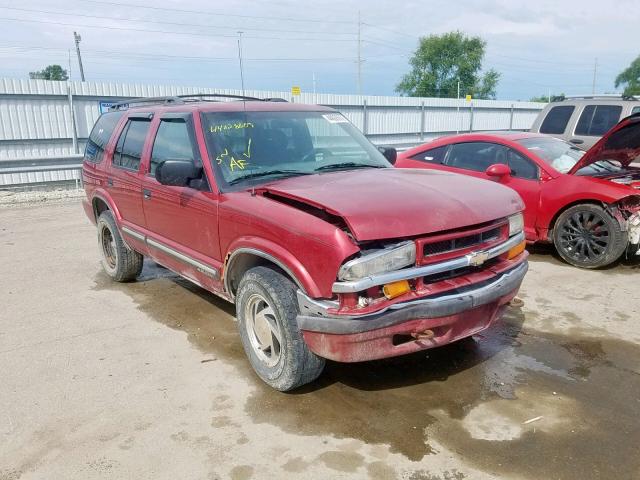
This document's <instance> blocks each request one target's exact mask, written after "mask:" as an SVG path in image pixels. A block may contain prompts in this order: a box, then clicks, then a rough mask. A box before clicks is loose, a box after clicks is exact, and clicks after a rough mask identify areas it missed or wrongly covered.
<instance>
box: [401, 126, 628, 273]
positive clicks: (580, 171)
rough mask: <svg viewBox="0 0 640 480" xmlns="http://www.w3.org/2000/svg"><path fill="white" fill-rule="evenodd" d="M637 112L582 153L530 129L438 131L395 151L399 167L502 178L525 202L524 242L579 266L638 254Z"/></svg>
mask: <svg viewBox="0 0 640 480" xmlns="http://www.w3.org/2000/svg"><path fill="white" fill-rule="evenodd" d="M633 162H640V114H635V115H632V116H630V117H627V118H625V119H623V120H622V121H620V123H618V124H617V125H616V126H615V127H613V128H612V129H611V130H609V132H607V133H606V134H605V135H604V136H603V138H602V139H601V140H600V141H599V142H598V143H596V144H595V145H594V146H593V147H592V148H591V149H590V150H588V151H587V152H586V153H585V152H583V151H581V150H579V149H578V148H576V147H575V146H574V145H572V144H570V143H567V142H565V141H563V140H559V139H556V138H553V137H548V136H544V135H539V134H533V133H498V134H487V133H471V134H463V135H455V136H450V137H443V138H440V139H437V140H434V141H432V142H430V143H427V144H424V145H421V146H419V147H416V148H413V149H411V150H407V151H406V152H403V153H401V154H399V155H398V159H397V162H396V164H395V165H396V167H399V168H431V169H436V170H444V171H447V172H456V173H463V174H466V175H471V176H474V177H479V178H485V179H487V180H492V181H495V182H499V183H502V184H504V185H507V186H509V187H511V188H513V189H514V190H516V191H517V192H518V193H519V194H520V196H521V197H522V199H523V200H524V202H525V205H526V210H525V212H524V223H525V234H526V238H527V241H528V242H529V243H534V242H552V243H553V244H554V245H555V247H556V249H557V250H558V253H559V254H560V256H562V258H564V259H565V260H566V261H567V262H569V263H570V264H572V265H575V266H577V267H583V268H597V267H602V266H605V265H608V264H610V263H612V262H614V261H615V260H617V259H618V258H619V257H620V256H621V255H623V254H624V253H625V251H626V252H627V253H628V254H638V255H640V248H639V244H640V166H634V165H632V164H633Z"/></svg>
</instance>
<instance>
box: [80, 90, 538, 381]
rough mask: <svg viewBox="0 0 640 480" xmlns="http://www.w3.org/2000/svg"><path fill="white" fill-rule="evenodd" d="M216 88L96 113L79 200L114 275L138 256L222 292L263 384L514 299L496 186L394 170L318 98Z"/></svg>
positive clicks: (441, 334)
mask: <svg viewBox="0 0 640 480" xmlns="http://www.w3.org/2000/svg"><path fill="white" fill-rule="evenodd" d="M218 97H223V96H219V95H218V96H214V95H207V96H204V95H197V96H183V97H163V98H156V99H137V100H130V101H128V102H126V103H121V104H117V105H115V106H114V107H113V108H112V111H110V112H107V113H105V114H103V115H102V116H101V117H100V118H99V119H98V121H97V123H96V125H95V127H94V128H93V130H92V132H91V135H90V138H89V140H88V143H87V146H86V151H85V158H84V163H83V173H82V178H83V181H84V186H85V190H86V200H85V201H84V208H85V210H86V213H87V215H88V216H89V218H90V219H91V221H92V222H94V223H95V224H96V226H97V233H98V240H99V247H100V253H101V262H102V266H103V268H104V270H105V272H106V273H107V274H108V275H109V276H111V277H112V278H113V279H114V280H115V281H120V282H126V281H133V280H135V279H136V277H137V276H138V275H139V274H140V271H141V269H142V264H143V258H144V257H148V258H150V259H153V260H154V261H155V262H157V263H159V264H161V265H163V266H165V267H167V268H168V269H170V270H172V271H174V272H176V273H178V274H179V275H182V276H183V277H185V278H187V279H189V280H191V281H192V282H194V283H196V284H197V285H199V286H201V287H202V288H204V289H206V290H208V291H210V292H213V293H215V294H217V295H219V296H221V297H223V298H225V299H227V300H228V301H230V302H233V303H234V304H235V306H236V317H237V324H238V331H239V334H240V339H241V341H242V344H243V347H244V350H245V352H246V354H247V357H248V359H249V361H250V363H251V365H252V367H253V369H254V370H255V372H256V373H257V375H258V376H259V377H260V378H261V379H262V380H264V381H265V382H266V383H267V384H269V385H271V386H272V387H273V388H276V389H278V390H282V391H286V390H291V389H293V388H296V387H298V386H300V385H303V384H305V383H309V382H311V381H313V380H314V379H316V378H317V377H318V376H319V375H320V373H321V372H322V369H323V367H324V363H325V359H331V360H336V361H339V362H358V361H364V360H371V359H377V358H384V357H391V356H396V355H403V354H407V353H410V352H415V351H418V350H422V349H426V348H431V347H436V346H439V345H444V344H447V343H450V342H453V341H456V340H459V339H462V338H465V337H469V336H471V335H473V334H475V333H477V332H479V331H481V330H484V329H486V328H487V327H488V326H489V325H490V324H491V323H492V322H493V321H494V320H495V319H496V318H497V317H498V316H499V315H500V314H501V312H502V311H503V310H504V308H505V306H506V304H507V303H508V302H509V301H510V300H511V299H512V298H513V297H514V296H515V295H516V293H517V291H518V288H519V287H520V284H521V282H522V279H523V277H524V275H525V273H526V271H527V261H526V258H527V253H526V252H525V251H524V246H525V243H524V242H525V236H524V232H523V217H522V210H523V208H524V205H523V202H522V200H521V199H520V197H519V196H518V195H517V194H516V193H515V192H514V191H513V190H511V189H510V188H507V187H505V186H502V185H498V184H494V183H491V182H486V181H483V180H479V179H475V178H470V177H467V176H464V175H456V174H451V173H445V172H437V171H426V170H425V171H419V170H409V169H407V170H403V169H396V168H393V165H392V164H393V162H394V161H395V156H396V152H395V150H394V149H390V148H376V147H375V146H374V145H372V144H371V143H370V142H369V141H368V140H367V139H366V138H365V137H364V135H362V133H361V132H360V131H358V130H357V129H356V128H355V127H354V126H353V125H352V124H351V123H350V122H349V121H348V120H347V119H346V118H345V117H343V116H342V115H341V114H340V113H338V112H336V111H335V110H333V109H331V108H327V107H321V106H317V105H301V104H292V103H288V102H284V101H279V100H277V99H267V100H261V99H255V98H247V97H242V98H239V99H237V98H235V99H229V98H218ZM221 99H224V100H225V101H220V100H221ZM230 100H233V101H230Z"/></svg>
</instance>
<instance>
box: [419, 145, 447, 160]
mask: <svg viewBox="0 0 640 480" xmlns="http://www.w3.org/2000/svg"><path fill="white" fill-rule="evenodd" d="M447 148H448V145H443V146H442V147H436V148H432V149H430V150H425V151H424V152H420V153H418V154H417V155H414V156H413V157H411V158H412V159H413V160H422V161H423V162H431V163H444V156H445V154H446V153H447Z"/></svg>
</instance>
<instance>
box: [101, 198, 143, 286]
mask: <svg viewBox="0 0 640 480" xmlns="http://www.w3.org/2000/svg"><path fill="white" fill-rule="evenodd" d="M97 227H98V245H99V247H100V253H101V254H102V258H101V261H100V263H102V268H103V269H104V271H105V272H106V273H107V275H109V276H110V277H111V278H112V279H113V280H115V281H116V282H131V281H133V280H135V279H136V278H137V277H138V275H140V272H142V263H143V259H144V257H143V256H142V255H140V254H139V253H138V252H136V251H135V250H131V249H130V248H129V247H128V246H127V244H125V243H124V240H122V237H121V236H120V231H119V230H118V227H117V225H116V221H115V219H114V218H113V214H112V213H111V211H109V210H105V211H104V212H102V213H101V214H100V216H99V217H98V221H97Z"/></svg>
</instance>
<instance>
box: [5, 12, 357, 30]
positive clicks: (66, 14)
mask: <svg viewBox="0 0 640 480" xmlns="http://www.w3.org/2000/svg"><path fill="white" fill-rule="evenodd" d="M0 8H4V9H6V10H16V11H19V12H31V13H44V14H48V15H64V16H67V17H83V18H97V19H100V20H117V21H126V22H142V23H153V24H157V25H174V26H182V27H203V28H222V29H237V28H239V27H235V26H228V25H208V24H203V23H184V22H166V21H161V20H146V19H142V18H130V17H108V16H104V15H88V14H83V13H65V12H56V11H51V10H38V9H33V8H18V7H7V6H5V5H0ZM242 28H244V29H245V30H255V31H262V32H279V33H313V34H317V35H356V33H355V32H318V31H315V32H309V31H307V30H282V29H274V28H259V27H244V26H243V27H242Z"/></svg>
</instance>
